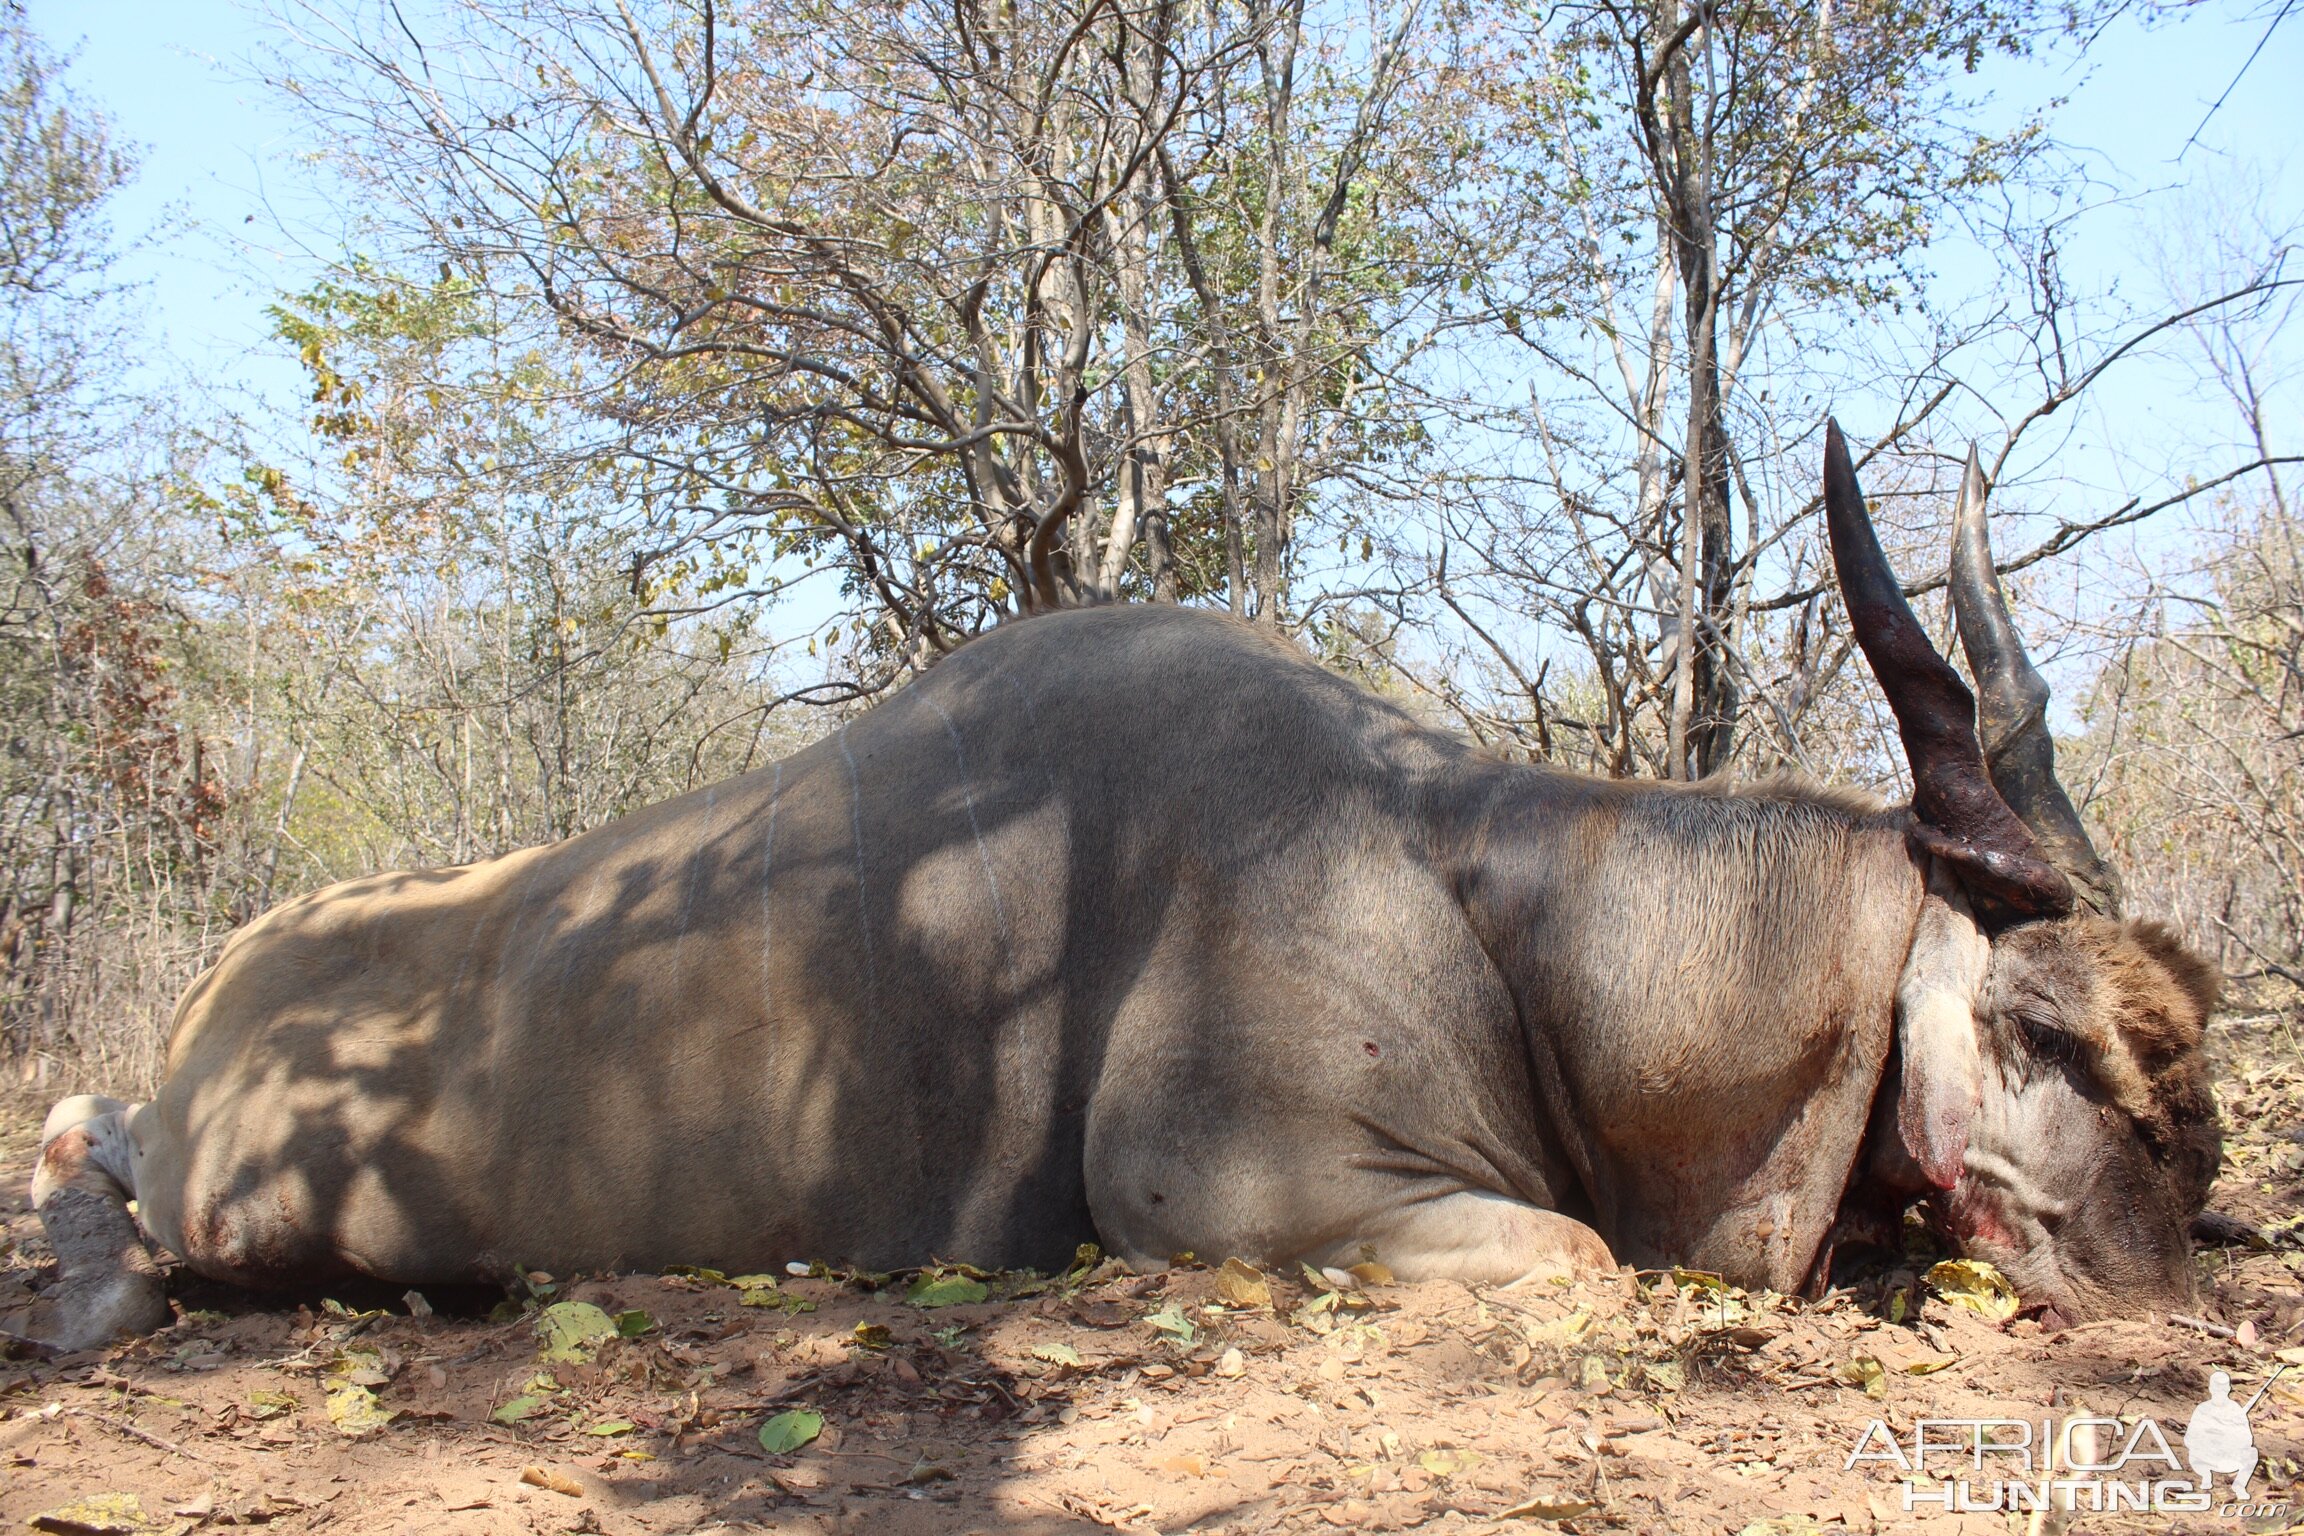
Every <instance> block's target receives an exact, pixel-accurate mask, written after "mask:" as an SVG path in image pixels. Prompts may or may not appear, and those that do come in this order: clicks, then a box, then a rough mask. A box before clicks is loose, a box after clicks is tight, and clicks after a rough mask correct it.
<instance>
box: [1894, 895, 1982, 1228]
mask: <svg viewBox="0 0 2304 1536" xmlns="http://www.w3.org/2000/svg"><path fill="white" fill-rule="evenodd" d="M1930 863H1931V869H1930V874H1929V879H1928V894H1927V895H1926V897H1924V898H1923V899H1922V901H1921V905H1920V921H1919V923H1918V924H1917V925H1916V926H1915V928H1914V929H1913V933H1912V950H1911V953H1910V954H1908V955H1907V956H1905V959H1904V974H1903V976H1902V977H1901V978H1900V979H1899V980H1898V982H1897V984H1896V1044H1897V1050H1898V1054H1899V1055H1901V1056H1902V1058H1903V1062H1904V1082H1903V1092H1902V1093H1901V1095H1899V1097H1898V1100H1897V1106H1896V1131H1897V1134H1898V1136H1899V1137H1901V1138H1902V1140H1903V1142H1904V1147H1905V1150H1906V1151H1908V1152H1910V1153H1911V1154H1912V1160H1913V1161H1914V1162H1916V1163H1918V1164H1919V1165H1920V1171H1921V1172H1922V1173H1923V1174H1925V1175H1926V1176H1927V1179H1928V1182H1929V1183H1931V1184H1933V1185H1935V1186H1936V1187H1937V1188H1938V1189H1950V1188H1951V1187H1952V1186H1953V1185H1955V1184H1957V1183H1959V1182H1960V1167H1961V1161H1962V1158H1963V1156H1964V1155H1965V1154H1966V1152H1967V1150H1968V1122H1969V1121H1970V1119H1972V1118H1973V1117H1974V1115H1975V1113H1976V1100H1977V1097H1978V1095H1979V1094H1980V1093H1981V1091H1982V1086H1983V1056H1982V1048H1981V1046H1980V1044H1979V1042H1978V1040H1977V1029H1976V1001H1977V998H1978V997H1979V996H1980V995H1981V994H1982V992H1983V990H1984V976H1985V972H1986V971H1987V970H1988V969H1989V968H1990V966H1991V962H1992V942H1991V940H1989V939H1987V938H1985V936H1984V932H1983V930H1982V929H1980V928H1978V927H1977V926H1976V919H1975V917H1974V916H1973V915H1972V914H1971V913H1970V912H1969V910H1968V901H1967V898H1966V897H1964V896H1963V895H1962V894H1961V892H1960V887H1959V885H1958V883H1957V882H1956V881H1955V880H1953V879H1952V878H1951V876H1950V875H1949V873H1948V872H1946V871H1944V870H1942V869H1941V868H1938V867H1936V866H1935V863H1934V861H1933V860H1931V861H1930Z"/></svg>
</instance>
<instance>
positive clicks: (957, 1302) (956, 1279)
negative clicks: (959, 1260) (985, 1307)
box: [904, 1274, 992, 1307]
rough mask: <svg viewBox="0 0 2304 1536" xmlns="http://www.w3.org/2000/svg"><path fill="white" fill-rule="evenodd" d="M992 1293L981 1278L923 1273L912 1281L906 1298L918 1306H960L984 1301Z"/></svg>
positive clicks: (905, 1295)
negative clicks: (972, 1278)
mask: <svg viewBox="0 0 2304 1536" xmlns="http://www.w3.org/2000/svg"><path fill="white" fill-rule="evenodd" d="M991 1294H992V1293H991V1292H990V1291H988V1290H986V1289H985V1288H984V1282H983V1281H981V1280H971V1279H969V1278H968V1277H967V1276H966V1275H931V1274H923V1275H921V1276H920V1278H919V1279H917V1280H914V1281H913V1282H912V1288H911V1289H910V1290H908V1291H906V1292H905V1293H904V1299H905V1300H906V1301H908V1302H910V1303H912V1305H914V1306H916V1307H958V1306H966V1305H967V1304H969V1303H971V1302H978V1301H982V1300H983V1299H984V1298H985V1297H987V1296H989V1295H991Z"/></svg>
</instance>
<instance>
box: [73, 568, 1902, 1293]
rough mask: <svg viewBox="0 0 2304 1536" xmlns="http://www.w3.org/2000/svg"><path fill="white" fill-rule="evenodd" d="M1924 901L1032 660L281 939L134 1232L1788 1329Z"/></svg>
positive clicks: (1879, 830) (937, 677) (1716, 826)
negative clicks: (1247, 1282)
mask: <svg viewBox="0 0 2304 1536" xmlns="http://www.w3.org/2000/svg"><path fill="white" fill-rule="evenodd" d="M1921 894H1922V888H1921V879H1920V876H1919V874H1918V873H1917V872H1916V870H1915V866H1914V864H1913V861H1912V858H1911V856H1910V855H1909V854H1908V852H1907V850H1906V847H1905V840H1904V832H1903V823H1902V818H1901V815H1900V814H1899V813H1890V812H1883V811H1880V810H1878V809H1876V808H1873V807H1870V806H1869V805H1867V804H1862V803H1856V802H1851V801H1849V800H1847V799H1845V798H1834V797H1829V796H1822V795H1817V794H1813V793H1807V792H1802V791H1799V790H1796V789H1790V788H1780V789H1767V790H1761V791H1755V792H1751V793H1746V794H1724V793H1715V792H1711V791H1707V790H1701V789H1697V790H1690V789H1673V788H1662V787H1656V786H1633V785H1625V784H1611V783H1605V782H1600V781H1595V780H1590V779H1584V778H1580V777H1576V776H1572V775H1567V774H1561V773H1556V772H1552V771H1547V770H1544V769H1540V768H1531V767H1525V766H1515V765H1507V764H1503V763H1499V762H1496V761H1493V760H1491V759H1489V758H1487V757H1485V756H1482V755H1480V754H1478V753H1476V752H1474V751H1472V750H1470V749H1468V748H1467V747H1466V746H1465V745H1464V744H1463V743H1461V742H1460V741H1458V740H1457V739H1455V738H1453V737H1451V736H1448V735H1445V734H1442V733H1440V732H1436V731H1433V730H1430V729H1427V728H1425V727H1423V726H1422V725H1420V724H1419V723H1417V722H1416V721H1415V720H1414V719H1412V718H1411V717H1410V716H1409V715H1407V714H1406V713H1405V712H1404V711H1402V710H1400V709H1399V708H1397V707H1395V706H1394V705H1392V704H1390V703H1388V702H1386V701H1383V700H1381V699H1378V698H1376V697H1375V696H1373V695H1371V694H1369V693H1367V692H1366V691H1364V690H1362V689H1360V688H1358V687H1356V686H1355V685H1353V684H1350V683H1348V682H1346V681H1344V680H1342V679H1340V678H1338V677H1336V676H1334V675H1332V674H1330V673H1328V672H1326V671H1324V670H1323V669H1321V668H1319V667H1317V666H1315V665H1314V664H1312V663H1311V662H1309V661H1308V660H1306V659H1305V658H1304V657H1302V656H1301V655H1300V654H1298V653H1296V652H1295V651H1293V650H1292V649H1289V648H1287V647H1285V646H1283V645H1280V644H1278V643H1276V642H1274V641H1272V640H1269V639H1267V638H1265V637H1264V636H1262V635H1260V634H1259V633H1257V632H1255V631H1254V630H1252V629H1250V628H1248V627H1247V626H1244V625H1241V624H1238V623H1235V622H1233V621H1231V620H1229V619H1225V618H1221V617H1215V616H1211V615H1207V614H1203V613H1195V612H1186V611H1178V610H1172V609H1105V610H1094V611H1085V612H1073V613H1064V614H1057V615H1052V616H1049V617H1045V618H1040V619H1034V620H1031V621H1029V622H1025V623H1020V624H1016V625H1012V626H1009V627H1007V628H1003V629H1001V630H999V631H996V632H994V633H993V634H991V635H988V636H986V637H984V638H983V639H981V640H978V641H977V642H975V643H973V644H971V645H970V646H968V647H966V648H965V649H963V650H962V651H960V652H959V653H958V654H956V655H954V656H953V657H951V658H950V659H948V660H947V661H945V662H944V663H943V664H941V665H940V666H939V667H937V669H936V670H935V671H934V672H933V673H932V674H930V675H929V676H928V677H927V678H925V679H923V680H922V681H920V682H919V683H917V684H915V685H913V686H912V687H910V688H908V689H907V690H905V691H904V692H903V693H902V694H900V695H898V696H897V697H895V698H892V699H891V700H889V701H888V702H887V703H886V704H884V705H882V706H881V707H880V708H878V709H876V710H874V711H873V712H872V713H870V714H869V715H866V716H864V717H863V718H861V719H859V720H857V721H856V722H854V723H853V724H852V725H850V726H849V727H848V728H847V729H845V730H843V731H841V732H839V733H836V734H835V735H833V736H832V737H830V738H828V739H826V740H824V741H822V742H820V743H818V744H817V745H815V746H813V747H811V748H809V749H808V750H807V751H805V752H802V753H800V754H798V755H797V756H795V757H793V758H791V759H789V760H787V761H785V762H783V763H781V764H778V765H775V766H772V767H770V768H768V769H765V770H762V771H760V772H758V773H755V774H752V775H749V776H747V777H745V778H741V779H738V780H735V781H732V782H730V783H727V784H722V785H719V786H717V787H715V788H713V789H709V790H705V791H702V792H700V793H697V794H692V795H689V796H686V797H684V798H682V799H679V800H675V801H672V802H669V803H667V804H664V805H660V806H657V807H654V808H652V809H649V810H646V811H643V812H640V813H637V814H635V815H633V816H629V817H626V818H624V819H623V820H621V821H619V822H616V823H614V824H612V825H609V826H606V827H603V828H601V829H599V830H597V831H595V832H591V833H587V834H585V835H584V836H581V837H577V838H573V839H570V840H568V841H566V842H563V843H558V844H554V845H552V846H550V847H546V848H540V849H534V850H530V851H527V852H523V853H518V854H514V855H511V856H509V857H507V858H504V859H499V860H496V861H493V862H490V863H487V864H482V865H476V866H472V867H470V868H465V869H455V870H440V871H434V872H429V873H423V874H402V875H387V876H379V877H376V878H373V879H367V880H359V881H354V882H351V883H349V884H346V885H342V886H337V887H334V888H332V889H330V890H327V891H324V892H321V893H319V894H317V895H315V896H311V897H308V898H305V899H303V900H301V901H297V902H293V903H290V904H288V905H286V906H284V907H282V908H280V909H278V910H276V911H274V912H273V913H271V914H269V915H268V916H266V917H265V918H263V919H262V920H261V921H259V922H258V923H256V924H254V925H252V926H251V927H250V928H249V929H247V930H246V931H245V932H243V933H242V934H241V935H239V936H238V937H237V938H235V939H234V940H233V942H232V943H231V944H230V945H229V946H228V947H227V949H226V951H225V953H224V955H223V956H222V958H221V959H220V960H219V961H218V963H217V964H216V966H215V967H214V968H213V969H212V970H211V971H210V972H208V973H207V974H206V975H205V976H204V977H203V978H202V979H201V980H200V981H199V982H198V983H197V984H196V985H195V986H194V987H193V989H192V990H191V992H190V993H189V994H188V995H187V997H186V999H185V1001H184V1003H183V1005H182V1007H181V1010H180V1013H179V1017H178V1022H177V1025H176V1029H175V1033H174V1036H173V1038H172V1041H171V1044H170V1050H169V1062H168V1078H167V1082H166V1085H165V1087H164V1088H163V1089H162V1090H161V1092H160V1094H159V1095H158V1097H157V1098H156V1099H155V1101H154V1102H153V1103H151V1104H150V1105H147V1106H144V1107H142V1108H141V1109H139V1110H137V1111H135V1112H134V1113H133V1115H132V1117H131V1118H130V1119H129V1121H128V1122H127V1123H128V1124H129V1126H130V1129H131V1130H132V1140H133V1143H134V1168H133V1178H132V1180H131V1181H130V1182H131V1183H132V1188H133V1192H134V1193H135V1194H136V1195H137V1196H138V1197H139V1199H140V1200H141V1204H142V1212H143V1216H144V1220H145V1222H146V1224H147V1226H148V1227H149V1228H150V1229H151V1230H152V1232H153V1233H154V1235H155V1236H156V1237H157V1238H158V1239H159V1240H160V1241H162V1242H163V1243H165V1244H166V1245H167V1246H168V1247H169V1248H171V1249H174V1250H175V1251H176V1252H178V1253H180V1254H181V1255H183V1256H184V1257H185V1259H186V1260H187V1261H188V1262H190V1263H191V1264H192V1265H193V1267H194V1268H196V1269H198V1270H200V1271H202V1272H204V1273H207V1274H211V1275H215V1276H218V1277H220V1278H225V1279H232V1280H238V1281H244V1282H247V1283H251V1284H278V1283H283V1282H288V1281H296V1280H304V1279H311V1278H317V1277H321V1276H326V1275H330V1274H336V1273H342V1272H347V1271H358V1272H364V1273H368V1274H374V1275H379V1276H383V1277H387V1278H389V1279H392V1280H395V1281H404V1282H411V1283H421V1282H427V1281H440V1280H450V1279H457V1278H465V1277H478V1276H487V1275H493V1274H500V1273H502V1272H504V1271H505V1270H507V1269H508V1268H510V1267H511V1266H513V1265H515V1264H526V1265H532V1266H533V1265H543V1266H546V1267H549V1268H552V1269H554V1270H555V1271H561V1270H581V1269H589V1268H604V1267H610V1266H634V1267H642V1268H646V1267H657V1266H663V1265H667V1264H673V1263H690V1264H709V1265H714V1266H718V1267H722V1268H740V1269H758V1268H762V1267H765V1266H768V1265H770V1264H774V1263H780V1262H783V1261H787V1260H792V1259H808V1260H827V1261H832V1262H835V1263H853V1264H859V1265H863V1266H867V1267H872V1268H888V1267H893V1266H899V1265H905V1264H912V1263H919V1262H922V1261H924V1260H926V1259H928V1258H931V1257H944V1258H951V1259H966V1260H972V1261H975V1262H977V1263H981V1264H988V1265H1039V1266H1043V1267H1045V1266H1049V1265H1054V1264H1060V1263H1061V1262H1063V1261H1064V1260H1065V1259H1066V1258H1067V1257H1068V1256H1069V1255H1070V1254H1071V1252H1072V1250H1073V1247H1074V1245H1076V1244H1077V1243H1078V1242H1080V1241H1082V1240H1085V1239H1089V1238H1092V1237H1093V1238H1098V1239H1100V1240H1101V1241H1102V1242H1103V1243H1104V1244H1105V1245H1106V1246H1107V1247H1108V1248H1110V1249H1112V1250H1114V1251H1117V1252H1119V1253H1122V1254H1125V1255H1127V1256H1129V1257H1131V1258H1134V1259H1140V1260H1157V1259H1164V1258H1166V1257H1168V1256H1169V1255H1171V1254H1173V1253H1175V1252H1178V1251H1181V1250H1186V1249H1189V1250H1192V1251H1194V1252H1197V1253H1200V1254H1203V1255H1217V1254H1230V1253H1238V1254H1241V1255H1243V1256H1246V1257H1249V1258H1252V1259H1261V1260H1266V1261H1280V1260H1287V1259H1293V1258H1308V1259H1311V1260H1313V1261H1314V1262H1316V1263H1317V1262H1338V1261H1343V1262H1349V1261H1352V1260H1355V1259H1357V1258H1359V1257H1361V1256H1363V1255H1364V1254H1365V1253H1368V1252H1373V1253H1374V1254H1375V1255H1376V1256H1377V1257H1379V1258H1381V1259H1383V1260H1384V1261H1385V1262H1387V1263H1388V1264H1390V1265H1391V1266H1392V1267H1393V1268H1394V1269H1395V1270H1396V1271H1397V1272H1399V1273H1402V1274H1404V1275H1411V1276H1412V1275H1418V1274H1430V1275H1459V1276H1463V1277H1466V1278H1475V1279H1481V1280H1497V1281H1508V1280H1512V1279H1515V1278H1518V1277H1520V1276H1522V1275H1526V1274H1530V1273H1548V1272H1555V1271H1560V1270H1565V1269H1570V1268H1574V1267H1578V1266H1589V1265H1596V1264H1606V1263H1608V1262H1610V1259H1611V1254H1610V1251H1609V1248H1608V1247H1603V1246H1602V1241H1603V1240H1605V1242H1606V1243H1607V1244H1608V1245H1610V1247H1612V1248H1613V1257H1614V1258H1618V1259H1624V1260H1629V1261H1633V1262H1638V1263H1658V1262H1664V1261H1668V1260H1670V1261H1679V1262H1685V1263H1691V1264H1696V1265H1700V1266H1704V1267H1708V1268H1713V1269H1717V1270H1720V1271H1722V1272H1724V1273H1726V1274H1729V1275H1731V1276H1733V1277H1735V1278H1737V1279H1738V1280H1741V1281H1745V1282H1749V1283H1753V1284H1763V1283H1765V1284H1769V1285H1774V1286H1777V1287H1780V1288H1789V1287H1793V1286H1796V1285H1798V1284H1799V1283H1800V1282H1801V1281H1802V1280H1803V1279H1804V1278H1806V1276H1807V1272H1808V1269H1809V1267H1810V1265H1811V1263H1812V1261H1813V1260H1814V1258H1815V1256H1816V1254H1817V1252H1818V1247H1819V1243H1820V1241H1821V1239H1822V1237H1823V1235H1824V1233H1825V1230H1826V1228H1827V1226H1828V1225H1829V1223H1830V1220H1831V1218H1832V1214H1833V1211H1834V1207H1835V1204H1836V1202H1837V1201H1838V1199H1839V1196H1840V1193H1841V1190H1842V1187H1843V1185H1844V1184H1845V1182H1846V1180H1847V1178H1848V1174H1849V1171H1850V1168H1851V1165H1852V1163H1853V1161H1854V1159H1855V1157H1856V1154H1857V1150H1858V1146H1859V1143H1860V1141H1861V1138H1862V1135H1863V1131H1864V1127H1865V1122H1866V1117H1867V1114H1868V1111H1869V1108H1870V1106H1871V1103H1872V1100H1873V1097H1874V1092H1875V1089H1876V1088H1877V1086H1878V1084H1879V1081H1880V1075H1881V1072H1882V1068H1883V1064H1884V1063H1885V1061H1886V1060H1887V1057H1888V1054H1889V1048H1890V1035H1891V1030H1892V1014H1893V1008H1894V1002H1895V996H1896V988H1897V984H1898V978H1899V975H1900V971H1901V967H1902V964H1903V959H1904V955H1905V951H1906V948H1907V946H1908V944H1909V942H1910V938H1911V933H1912V928H1913V924H1914V921H1915V918H1916V916H1917V913H1918V910H1919V904H1920V899H1921ZM91 1177H93V1175H91ZM1595 1233H1597V1234H1598V1235H1597V1236H1595V1235H1594V1234H1595Z"/></svg>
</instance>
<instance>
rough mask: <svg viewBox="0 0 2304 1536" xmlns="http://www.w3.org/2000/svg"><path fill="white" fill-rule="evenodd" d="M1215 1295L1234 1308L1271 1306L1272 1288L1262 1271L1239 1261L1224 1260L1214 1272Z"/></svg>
mask: <svg viewBox="0 0 2304 1536" xmlns="http://www.w3.org/2000/svg"><path fill="white" fill-rule="evenodd" d="M1216 1294H1217V1295H1219V1296H1222V1297H1223V1298H1224V1300H1225V1301H1226V1302H1228V1303H1230V1304H1231V1305H1233V1306H1235V1307H1268V1306H1270V1305H1272V1287H1271V1284H1270V1283H1269V1282H1268V1281H1266V1280H1265V1278H1264V1274H1263V1271H1261V1270H1259V1269H1257V1268H1256V1266H1255V1265H1253V1264H1247V1263H1243V1262H1242V1261H1240V1260H1239V1259H1226V1260H1225V1261H1224V1267H1223V1268H1222V1269H1219V1270H1218V1271H1216Z"/></svg>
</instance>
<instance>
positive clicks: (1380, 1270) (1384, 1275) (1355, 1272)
mask: <svg viewBox="0 0 2304 1536" xmlns="http://www.w3.org/2000/svg"><path fill="white" fill-rule="evenodd" d="M1345 1273H1346V1274H1349V1275H1350V1276H1351V1277H1352V1278H1353V1279H1355V1280H1357V1281H1359V1282H1360V1283H1361V1284H1362V1285H1390V1284H1392V1271H1390V1270H1389V1269H1386V1268H1385V1267H1384V1266H1383V1265H1381V1264H1379V1263H1377V1262H1376V1261H1375V1260H1374V1259H1370V1260H1369V1261H1368V1262H1367V1263H1365V1264H1355V1265H1353V1266H1352V1267H1351V1268H1350V1269H1349V1270H1346V1271H1345Z"/></svg>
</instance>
